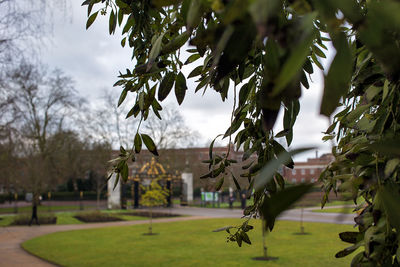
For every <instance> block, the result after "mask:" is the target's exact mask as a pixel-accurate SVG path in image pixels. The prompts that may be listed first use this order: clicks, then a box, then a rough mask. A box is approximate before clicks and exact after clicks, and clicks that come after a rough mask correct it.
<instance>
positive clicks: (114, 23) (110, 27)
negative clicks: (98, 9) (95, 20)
mask: <svg viewBox="0 0 400 267" xmlns="http://www.w3.org/2000/svg"><path fill="white" fill-rule="evenodd" d="M116 27H117V17H116V16H115V13H114V10H111V14H110V20H109V24H108V30H109V33H110V34H113V33H114V32H115V28H116Z"/></svg>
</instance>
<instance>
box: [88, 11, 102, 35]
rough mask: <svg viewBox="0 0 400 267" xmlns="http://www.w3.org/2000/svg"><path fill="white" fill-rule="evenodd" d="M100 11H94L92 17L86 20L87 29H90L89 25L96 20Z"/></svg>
mask: <svg viewBox="0 0 400 267" xmlns="http://www.w3.org/2000/svg"><path fill="white" fill-rule="evenodd" d="M98 13H99V11H97V12H95V13H93V14H92V15H90V17H89V18H88V20H87V22H86V30H87V29H89V27H90V26H91V25H92V24H93V22H94V21H95V20H96V17H97V14H98Z"/></svg>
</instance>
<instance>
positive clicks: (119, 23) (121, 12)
mask: <svg viewBox="0 0 400 267" xmlns="http://www.w3.org/2000/svg"><path fill="white" fill-rule="evenodd" d="M123 19H124V12H123V11H122V10H121V9H120V10H119V12H118V25H119V26H121V23H122V20H123Z"/></svg>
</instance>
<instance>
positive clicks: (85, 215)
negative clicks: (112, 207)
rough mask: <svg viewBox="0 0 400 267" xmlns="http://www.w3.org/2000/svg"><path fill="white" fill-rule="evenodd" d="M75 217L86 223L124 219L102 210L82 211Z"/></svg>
mask: <svg viewBox="0 0 400 267" xmlns="http://www.w3.org/2000/svg"><path fill="white" fill-rule="evenodd" d="M74 217H75V218H76V219H78V220H80V221H82V222H85V223H90V222H116V221H123V220H122V219H121V218H119V217H114V216H111V215H110V214H108V213H103V212H100V211H90V212H82V213H79V214H76V215H75V216H74Z"/></svg>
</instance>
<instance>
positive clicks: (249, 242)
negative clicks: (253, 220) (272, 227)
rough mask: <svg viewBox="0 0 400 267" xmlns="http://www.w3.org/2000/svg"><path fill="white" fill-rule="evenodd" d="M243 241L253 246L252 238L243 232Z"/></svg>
mask: <svg viewBox="0 0 400 267" xmlns="http://www.w3.org/2000/svg"><path fill="white" fill-rule="evenodd" d="M242 239H243V241H244V242H246V243H247V244H249V245H251V241H250V238H249V236H248V235H247V233H245V232H242Z"/></svg>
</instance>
